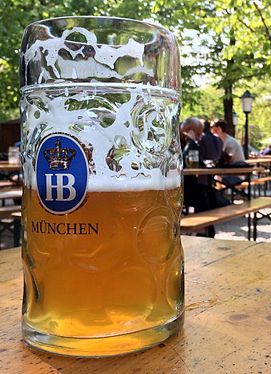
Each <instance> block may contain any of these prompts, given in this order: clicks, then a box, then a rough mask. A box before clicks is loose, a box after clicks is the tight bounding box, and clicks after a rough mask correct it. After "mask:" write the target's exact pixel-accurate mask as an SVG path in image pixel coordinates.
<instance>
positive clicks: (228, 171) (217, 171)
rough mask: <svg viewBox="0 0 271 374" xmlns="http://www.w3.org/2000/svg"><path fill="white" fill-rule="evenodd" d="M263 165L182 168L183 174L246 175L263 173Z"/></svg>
mask: <svg viewBox="0 0 271 374" xmlns="http://www.w3.org/2000/svg"><path fill="white" fill-rule="evenodd" d="M264 171H265V169H264V168H263V167H255V166H251V167H243V168H191V169H184V170H183V174H184V175H246V174H252V173H263V172H264Z"/></svg>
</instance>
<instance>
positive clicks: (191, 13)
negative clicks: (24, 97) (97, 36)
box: [0, 0, 271, 136]
mask: <svg viewBox="0 0 271 374" xmlns="http://www.w3.org/2000/svg"><path fill="white" fill-rule="evenodd" d="M269 12H270V0H255V1H254V0H223V1H221V0H103V1H101V0H91V1H89V0H1V7H0V51H1V54H0V119H7V118H10V117H15V116H18V114H19V113H18V112H19V110H18V107H19V87H18V82H19V79H18V61H19V49H20V43H21V36H22V32H23V29H24V28H25V27H26V26H27V25H28V24H29V23H31V22H34V21H36V20H38V19H44V18H50V17H56V16H58V17H59V16H63V15H94V16H98V15H102V16H117V17H127V18H135V19H141V20H142V19H152V20H154V21H157V22H160V23H161V24H163V25H164V26H166V27H168V28H169V29H171V30H172V31H173V32H174V33H175V34H176V36H177V37H178V39H179V42H180V46H181V55H182V79H183V93H182V102H183V108H184V109H183V113H182V117H184V115H185V114H186V113H187V114H188V113H190V114H194V115H195V114H198V115H200V116H208V117H210V116H213V115H216V114H217V113H218V114H220V115H221V114H223V110H222V109H223V106H222V102H223V100H224V102H226V101H225V100H228V104H229V105H231V102H230V100H229V99H231V97H232V93H233V99H234V97H235V95H237V92H239V91H238V89H239V88H240V87H242V90H244V88H245V85H247V84H249V83H250V82H251V81H252V78H253V77H257V78H258V80H260V79H264V80H265V81H266V80H268V79H269V78H270V74H271V41H270V34H271V18H270V16H269ZM195 74H197V75H204V76H206V75H208V76H210V77H212V82H213V84H214V86H215V87H217V88H218V91H215V90H213V89H211V88H203V90H199V89H198V88H197V84H196V83H195V80H194V75H195ZM252 88H253V89H254V87H252ZM212 90H213V91H212ZM215 92H218V96H216V94H215ZM234 100H235V103H236V102H239V100H236V99H234ZM257 100H258V99H257ZM237 105H239V104H237ZM259 105H262V104H260V102H259ZM263 105H264V104H263ZM224 109H225V108H224ZM228 109H230V110H231V109H232V108H231V107H229V108H228ZM265 111H268V108H265V107H264V106H263V112H265ZM259 115H260V116H261V114H260V113H259ZM264 131H265V130H264ZM257 136H258V135H257ZM259 136H260V135H259Z"/></svg>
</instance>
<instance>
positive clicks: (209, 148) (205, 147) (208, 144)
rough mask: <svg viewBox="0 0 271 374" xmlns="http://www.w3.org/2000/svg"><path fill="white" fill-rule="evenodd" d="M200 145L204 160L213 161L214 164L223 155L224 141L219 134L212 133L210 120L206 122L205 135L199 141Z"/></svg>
mask: <svg viewBox="0 0 271 374" xmlns="http://www.w3.org/2000/svg"><path fill="white" fill-rule="evenodd" d="M199 147H200V154H201V157H202V160H203V161H205V160H210V161H213V164H214V165H216V164H217V162H218V161H219V160H220V158H221V155H222V147H223V142H222V140H221V139H220V138H219V137H218V136H215V135H213V134H212V133H211V130H210V122H208V121H205V122H204V128H203V136H202V138H201V139H200V141H199Z"/></svg>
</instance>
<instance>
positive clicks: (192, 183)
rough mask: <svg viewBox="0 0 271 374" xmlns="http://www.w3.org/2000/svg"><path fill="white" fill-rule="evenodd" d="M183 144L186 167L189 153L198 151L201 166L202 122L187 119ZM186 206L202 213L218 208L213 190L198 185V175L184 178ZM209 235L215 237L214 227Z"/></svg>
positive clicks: (209, 229) (208, 230)
mask: <svg viewBox="0 0 271 374" xmlns="http://www.w3.org/2000/svg"><path fill="white" fill-rule="evenodd" d="M180 130H181V144H182V149H183V159H184V167H185V168H187V167H189V166H190V165H189V163H188V160H189V152H191V151H193V152H194V151H197V152H198V159H199V166H201V163H202V158H201V155H200V146H199V140H200V138H201V136H202V132H203V124H202V122H201V121H200V120H199V119H198V118H195V117H189V118H186V119H185V120H184V121H183V122H182V123H181V126H180ZM184 206H185V207H186V208H188V207H193V208H194V210H195V212H202V211H205V210H209V209H213V208H215V207H216V199H215V194H214V191H213V188H212V187H210V186H206V185H202V184H199V183H198V178H197V176H196V175H189V176H188V175H187V176H184ZM207 235H208V236H210V237H214V236H215V229H214V226H209V227H208V229H207Z"/></svg>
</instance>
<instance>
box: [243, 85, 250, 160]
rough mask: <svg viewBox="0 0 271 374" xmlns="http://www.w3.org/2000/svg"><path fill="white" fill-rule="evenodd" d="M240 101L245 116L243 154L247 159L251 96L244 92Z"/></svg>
mask: <svg viewBox="0 0 271 374" xmlns="http://www.w3.org/2000/svg"><path fill="white" fill-rule="evenodd" d="M241 101H242V109H243V112H244V113H245V115H246V122H245V143H244V153H245V158H246V159H248V156H249V155H248V114H249V113H251V108H252V101H253V96H252V95H251V93H250V92H249V91H245V92H244V93H243V95H242V96H241Z"/></svg>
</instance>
